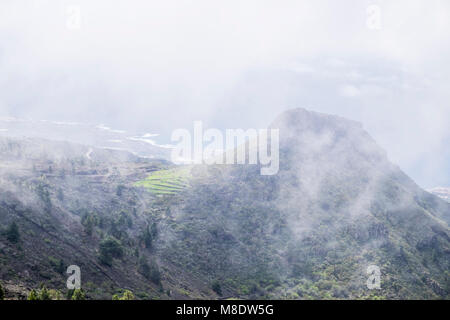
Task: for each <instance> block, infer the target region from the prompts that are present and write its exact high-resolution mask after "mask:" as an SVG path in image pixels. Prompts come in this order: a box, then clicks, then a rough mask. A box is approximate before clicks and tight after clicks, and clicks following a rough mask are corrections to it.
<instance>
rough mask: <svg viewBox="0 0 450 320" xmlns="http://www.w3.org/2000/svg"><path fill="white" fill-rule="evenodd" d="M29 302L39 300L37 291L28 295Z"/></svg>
mask: <svg viewBox="0 0 450 320" xmlns="http://www.w3.org/2000/svg"><path fill="white" fill-rule="evenodd" d="M28 300H39V297H38V294H37V292H36V290H34V289H33V290H31V292H30V294H29V295H28Z"/></svg>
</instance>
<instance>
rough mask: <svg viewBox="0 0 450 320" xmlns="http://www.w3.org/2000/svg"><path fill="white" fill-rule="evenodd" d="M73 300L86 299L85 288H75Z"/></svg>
mask: <svg viewBox="0 0 450 320" xmlns="http://www.w3.org/2000/svg"><path fill="white" fill-rule="evenodd" d="M71 299H72V300H86V295H85V294H84V291H83V289H75V290H74V292H73V294H72V298H71Z"/></svg>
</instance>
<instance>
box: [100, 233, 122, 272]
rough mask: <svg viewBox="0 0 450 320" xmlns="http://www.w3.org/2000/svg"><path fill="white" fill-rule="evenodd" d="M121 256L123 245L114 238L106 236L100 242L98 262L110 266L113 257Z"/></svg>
mask: <svg viewBox="0 0 450 320" xmlns="http://www.w3.org/2000/svg"><path fill="white" fill-rule="evenodd" d="M122 256H123V247H122V245H121V243H120V242H119V241H118V240H116V239H114V238H108V239H105V240H103V241H102V242H101V243H100V256H99V259H100V262H101V263H103V264H105V265H108V266H111V264H112V260H113V258H121V257H122Z"/></svg>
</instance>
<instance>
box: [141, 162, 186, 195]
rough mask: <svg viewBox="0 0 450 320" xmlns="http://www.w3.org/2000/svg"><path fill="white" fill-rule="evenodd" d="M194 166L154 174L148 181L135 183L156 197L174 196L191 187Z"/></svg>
mask: <svg viewBox="0 0 450 320" xmlns="http://www.w3.org/2000/svg"><path fill="white" fill-rule="evenodd" d="M191 169H192V166H183V167H177V168H171V169H165V170H159V171H154V172H152V173H151V174H150V175H149V176H148V177H147V178H146V179H144V180H141V181H138V182H136V183H135V186H136V187H144V188H146V189H147V190H148V191H150V192H152V193H154V194H156V195H173V194H176V193H178V192H180V191H181V190H183V189H184V188H186V187H188V186H189V179H190V178H191V177H192V174H191Z"/></svg>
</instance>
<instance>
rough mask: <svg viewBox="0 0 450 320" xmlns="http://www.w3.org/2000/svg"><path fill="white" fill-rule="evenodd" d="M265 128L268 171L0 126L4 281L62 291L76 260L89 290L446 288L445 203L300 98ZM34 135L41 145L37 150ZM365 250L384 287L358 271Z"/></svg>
mask: <svg viewBox="0 0 450 320" xmlns="http://www.w3.org/2000/svg"><path fill="white" fill-rule="evenodd" d="M271 127H272V128H278V129H279V130H280V171H279V172H278V174H276V175H273V176H262V175H260V170H259V167H258V166H257V165H230V166H228V165H212V166H202V165H199V166H183V167H176V166H173V165H171V164H169V163H167V162H165V161H157V160H148V159H141V158H139V157H135V156H131V155H129V156H126V155H123V154H120V155H119V154H115V153H111V154H110V155H109V156H101V152H105V151H101V150H98V149H96V148H93V150H92V152H91V153H90V154H89V156H90V157H87V155H86V153H87V152H88V151H89V150H90V149H89V147H83V146H77V145H70V144H67V145H66V147H67V148H68V149H70V150H64V152H62V154H63V155H66V156H65V157H56V156H55V154H56V155H59V154H61V153H60V152H59V151H58V150H60V149H59V148H60V147H58V146H55V145H53V143H52V142H49V141H43V140H42V141H37V140H36V141H34V142H33V144H27V142H26V141H20V140H17V139H16V140H14V139H13V141H11V140H8V141H7V142H4V141H0V142H2V143H0V146H3V147H2V149H1V150H2V153H1V157H2V160H4V161H2V165H3V167H2V170H1V171H0V188H1V189H2V192H0V223H1V225H3V226H5V227H4V230H5V231H6V226H8V225H10V224H11V223H12V222H13V221H16V222H17V224H18V226H19V230H20V241H18V242H17V243H12V242H11V241H9V240H8V239H7V236H6V233H5V234H4V235H2V236H0V254H1V256H0V257H1V259H0V279H1V281H3V282H5V283H6V284H7V285H8V286H7V288H8V287H12V286H16V287H21V288H26V289H25V291H26V290H30V289H31V288H35V287H37V286H38V285H39V283H41V282H44V283H46V284H47V286H49V287H52V288H58V289H60V290H64V286H65V279H66V275H65V274H64V273H63V272H62V271H64V268H65V267H66V266H67V265H69V264H78V265H80V267H81V270H82V278H83V280H82V281H83V284H82V286H83V288H84V289H85V290H86V292H87V295H88V297H89V298H105V299H108V298H110V297H111V295H112V294H114V293H117V292H120V290H123V289H130V290H132V291H133V292H134V293H135V294H136V296H137V297H138V298H142V299H148V298H153V299H155V298H163V299H169V298H213V299H215V298H226V297H234V298H277V299H278V298H287V299H328V298H336V299H348V298H387V299H399V298H406V299H413V298H420V299H437V298H441V299H443V298H444V299H448V297H449V296H448V294H449V270H450V268H449V267H450V266H449V264H450V238H449V236H450V231H449V227H448V223H449V219H450V204H449V203H446V202H445V201H443V200H441V199H439V198H437V197H436V196H434V195H432V194H430V193H428V192H425V191H423V190H422V189H420V188H419V187H418V186H417V185H416V184H415V183H414V182H413V181H412V180H411V179H409V178H408V177H407V176H406V175H405V174H404V173H403V172H402V171H401V170H400V169H399V168H397V167H396V166H395V165H393V164H391V163H390V162H389V161H388V159H387V157H386V155H385V153H384V152H383V151H382V150H381V149H380V148H379V147H378V146H377V144H376V143H375V142H374V141H373V139H371V138H370V136H369V135H368V134H367V133H366V132H365V131H364V130H363V129H362V127H361V126H360V125H359V124H357V123H355V122H353V121H349V120H346V119H342V118H339V117H335V116H330V115H324V114H318V113H314V112H309V111H306V110H303V109H296V110H291V111H289V112H286V113H284V114H282V115H280V117H278V118H277V119H276V120H275V121H274V122H273V123H272V125H271ZM36 145H38V146H39V145H40V146H41V149H44V150H47V151H46V152H45V153H43V154H42V153H40V154H39V156H34V157H32V154H35V153H36V152H35V151H32V152H31V151H30V150H35V147H36ZM18 150H20V152H19V151H18ZM27 150H28V151H27ZM52 150H53V151H52ZM107 152H113V151H107ZM6 160H7V161H6ZM185 172H188V174H186V173H185ZM168 173H170V174H168ZM181 173H183V174H182V175H181ZM179 176H183V186H182V187H180V186H179V185H176V186H175V185H174V181H175V180H176V179H178V178H177V177H179ZM174 179H175V180H174ZM178 180H179V179H178ZM178 180H177V181H178ZM187 180H188V181H187ZM177 183H178V182H177ZM161 188H166V189H167V188H171V190H170V192H161V190H162V189H161ZM166 189H164V190H163V191H166ZM108 241H109V242H108ZM111 241H112V242H111ZM115 241H117V242H118V243H119V249H118V252H120V254H118V255H117V256H108V254H107V252H106V253H105V250H104V248H105V245H106V244H109V245H111V244H114V243H115ZM102 248H103V249H102ZM61 261H62V262H61ZM61 265H62V266H63V267H60V266H61ZM369 265H377V266H378V267H379V268H380V270H381V289H380V290H370V289H368V288H367V286H366V280H367V278H368V275H367V274H366V270H367V267H368V266H369ZM218 288H220V289H218ZM8 294H9V295H10V296H11V297H12V296H15V297H17V296H16V295H14V294H13V293H11V292H9V293H8V292H7V295H8Z"/></svg>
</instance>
